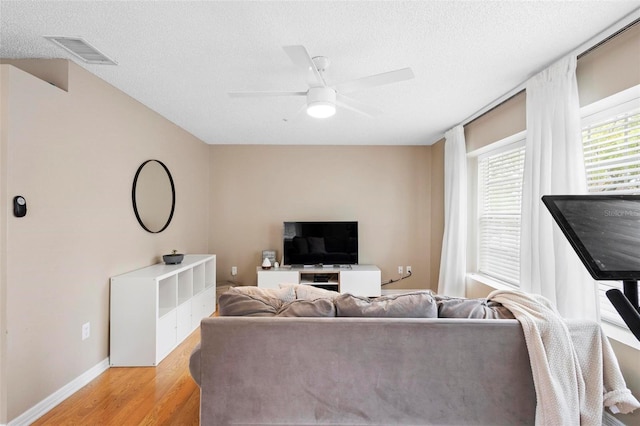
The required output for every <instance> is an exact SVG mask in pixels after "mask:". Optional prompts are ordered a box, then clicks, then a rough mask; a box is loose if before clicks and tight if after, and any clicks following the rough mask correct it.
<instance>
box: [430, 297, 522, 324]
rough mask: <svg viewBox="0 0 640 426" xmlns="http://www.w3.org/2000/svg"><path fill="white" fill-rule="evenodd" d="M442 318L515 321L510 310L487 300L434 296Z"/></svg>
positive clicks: (439, 315)
mask: <svg viewBox="0 0 640 426" xmlns="http://www.w3.org/2000/svg"><path fill="white" fill-rule="evenodd" d="M434 298H435V300H436V303H437V305H438V317H440V318H475V319H514V318H515V317H514V316H513V314H512V313H511V311H510V310H508V309H507V308H505V307H504V306H502V305H501V304H500V303H497V302H492V301H490V302H487V299H464V298H460V297H449V296H440V295H434Z"/></svg>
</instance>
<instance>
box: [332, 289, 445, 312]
mask: <svg viewBox="0 0 640 426" xmlns="http://www.w3.org/2000/svg"><path fill="white" fill-rule="evenodd" d="M334 303H335V305H336V315H337V316H339V317H381V318H382V317H387V318H437V317H438V307H437V305H436V302H435V300H434V298H433V295H432V293H431V291H428V290H427V291H416V292H412V293H402V294H395V295H389V296H381V297H374V298H369V297H361V296H353V295H351V294H342V295H340V296H339V297H336V298H335V299H334Z"/></svg>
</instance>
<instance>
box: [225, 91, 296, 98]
mask: <svg viewBox="0 0 640 426" xmlns="http://www.w3.org/2000/svg"><path fill="white" fill-rule="evenodd" d="M227 95H229V97H231V98H272V97H277V96H307V92H228V93H227Z"/></svg>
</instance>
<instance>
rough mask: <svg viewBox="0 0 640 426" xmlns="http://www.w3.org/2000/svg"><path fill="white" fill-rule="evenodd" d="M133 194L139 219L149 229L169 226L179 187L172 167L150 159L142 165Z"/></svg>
mask: <svg viewBox="0 0 640 426" xmlns="http://www.w3.org/2000/svg"><path fill="white" fill-rule="evenodd" d="M131 197H132V198H133V211H134V212H135V214H136V218H137V219H138V222H139V223H140V225H141V226H142V227H143V228H144V229H145V230H146V231H149V232H152V233H154V234H156V233H158V232H162V231H164V230H165V229H166V228H167V226H169V223H171V218H172V217H173V210H174V209H175V206H176V190H175V187H174V186H173V178H172V177H171V173H170V172H169V169H168V168H167V166H165V165H164V164H163V163H162V162H161V161H158V160H147V161H145V162H144V163H142V164H141V165H140V167H138V171H137V172H136V177H135V178H134V179H133V190H132V191H131Z"/></svg>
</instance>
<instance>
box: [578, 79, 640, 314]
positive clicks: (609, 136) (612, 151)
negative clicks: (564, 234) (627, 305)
mask: <svg viewBox="0 0 640 426" xmlns="http://www.w3.org/2000/svg"><path fill="white" fill-rule="evenodd" d="M639 89H640V87H637V88H634V89H632V90H631V91H626V92H623V93H621V94H619V95H614V96H612V97H611V98H608V99H606V100H605V101H603V102H600V103H599V104H600V105H594V106H590V107H588V108H587V109H586V111H587V112H586V113H584V114H583V122H582V124H583V130H582V142H583V147H584V162H585V169H586V173H587V187H588V190H589V193H593V194H598V193H602V194H640V98H639V97H638V93H639V92H640V90H639ZM634 93H635V95H634ZM630 98H631V99H630ZM629 99H630V100H629ZM589 110H591V111H589ZM594 111H595V112H594ZM611 288H619V289H622V283H620V282H616V281H599V290H600V311H601V316H602V319H604V320H606V321H609V322H613V323H616V324H620V325H623V324H624V323H623V321H622V319H621V318H620V316H619V315H618V313H617V312H616V310H615V308H614V307H613V306H612V305H611V302H609V299H607V297H606V295H605V292H606V291H607V290H609V289H611Z"/></svg>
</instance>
